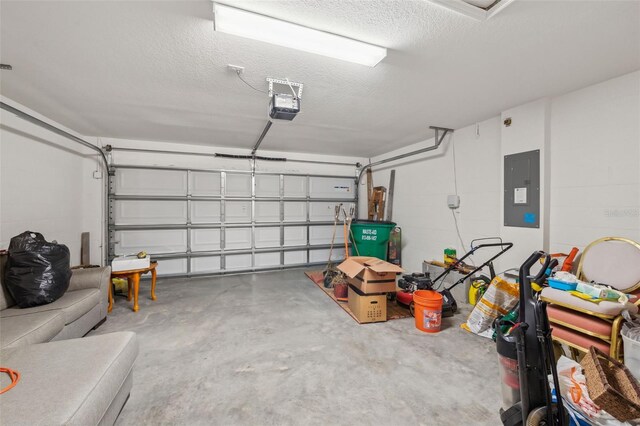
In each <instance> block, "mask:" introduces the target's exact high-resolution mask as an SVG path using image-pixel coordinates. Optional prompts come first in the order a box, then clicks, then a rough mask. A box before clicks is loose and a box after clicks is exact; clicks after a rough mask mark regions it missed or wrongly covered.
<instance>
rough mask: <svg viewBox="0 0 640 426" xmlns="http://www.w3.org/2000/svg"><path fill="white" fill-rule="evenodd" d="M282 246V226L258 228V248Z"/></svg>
mask: <svg viewBox="0 0 640 426" xmlns="http://www.w3.org/2000/svg"><path fill="white" fill-rule="evenodd" d="M267 247H280V227H269V228H256V248H267Z"/></svg>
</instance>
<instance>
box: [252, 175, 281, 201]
mask: <svg viewBox="0 0 640 426" xmlns="http://www.w3.org/2000/svg"><path fill="white" fill-rule="evenodd" d="M256 196H257V197H279V196H280V176H273V175H256Z"/></svg>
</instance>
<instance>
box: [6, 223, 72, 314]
mask: <svg viewBox="0 0 640 426" xmlns="http://www.w3.org/2000/svg"><path fill="white" fill-rule="evenodd" d="M69 263H70V254H69V248H68V247H67V246H65V245H64V244H57V243H56V242H55V241H54V242H51V243H50V242H47V241H46V240H45V239H44V237H43V236H42V234H40V233H38V232H31V231H26V232H23V233H22V234H20V235H18V236H15V237H13V238H12V239H11V242H10V243H9V259H8V261H7V266H6V273H5V281H4V282H5V286H6V287H7V290H8V291H9V293H10V294H11V297H13V300H14V301H15V302H16V304H17V305H18V306H19V307H21V308H30V307H32V306H39V305H45V304H47V303H51V302H53V301H55V300H57V299H59V298H60V297H62V295H63V294H64V293H65V291H67V289H68V288H69V280H70V279H71V268H70V266H69Z"/></svg>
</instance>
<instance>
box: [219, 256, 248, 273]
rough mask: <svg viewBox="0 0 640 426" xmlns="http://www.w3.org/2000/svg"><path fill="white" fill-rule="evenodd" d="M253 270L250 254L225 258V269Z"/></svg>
mask: <svg viewBox="0 0 640 426" xmlns="http://www.w3.org/2000/svg"><path fill="white" fill-rule="evenodd" d="M249 268H251V255H250V254H232V255H228V256H226V257H225V269H226V270H234V269H249Z"/></svg>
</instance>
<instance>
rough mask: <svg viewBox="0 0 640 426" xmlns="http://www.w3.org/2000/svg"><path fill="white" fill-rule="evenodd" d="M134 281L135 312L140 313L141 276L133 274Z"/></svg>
mask: <svg viewBox="0 0 640 426" xmlns="http://www.w3.org/2000/svg"><path fill="white" fill-rule="evenodd" d="M131 279H132V281H133V312H138V309H140V307H139V306H138V291H139V290H140V274H133V276H132V277H131Z"/></svg>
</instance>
